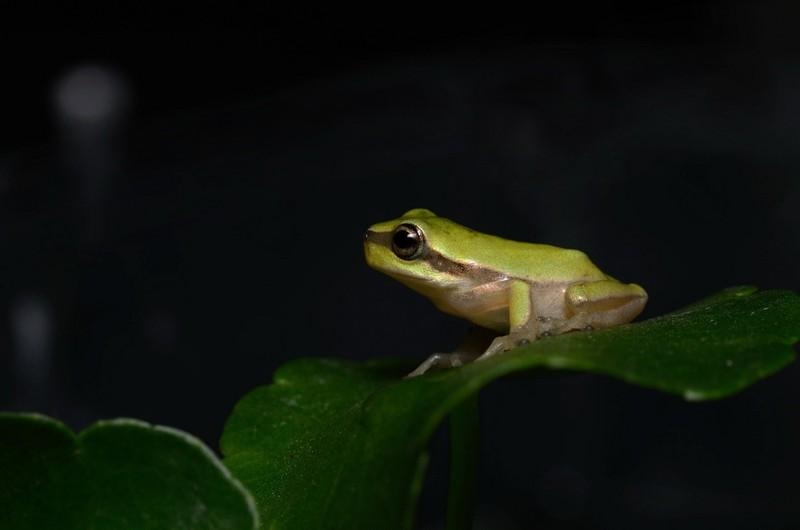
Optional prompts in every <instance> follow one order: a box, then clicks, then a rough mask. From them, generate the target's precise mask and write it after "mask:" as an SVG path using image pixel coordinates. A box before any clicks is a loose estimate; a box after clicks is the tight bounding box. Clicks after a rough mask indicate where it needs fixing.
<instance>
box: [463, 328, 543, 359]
mask: <svg viewBox="0 0 800 530" xmlns="http://www.w3.org/2000/svg"><path fill="white" fill-rule="evenodd" d="M547 335H550V332H548V331H545V332H543V333H542V334H541V335H540V336H547ZM537 338H538V337H537V336H536V335H531V334H530V333H527V332H512V333H509V334H508V335H503V336H501V337H496V338H495V339H494V340H493V341H492V343H491V344H490V345H489V347H488V348H487V349H486V351H485V352H483V354H481V355H480V357H478V358H477V359H475V360H476V361H482V360H485V359H488V358H489V357H493V356H495V355H497V354H499V353H504V352H507V351H511V350H513V349H514V348H517V347H519V346H525V345H526V344H530V343H531V342H533V341H535V340H536V339H537Z"/></svg>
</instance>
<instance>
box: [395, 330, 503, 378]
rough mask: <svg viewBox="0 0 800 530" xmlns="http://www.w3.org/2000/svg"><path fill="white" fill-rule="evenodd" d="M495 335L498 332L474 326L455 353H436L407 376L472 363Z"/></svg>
mask: <svg viewBox="0 0 800 530" xmlns="http://www.w3.org/2000/svg"><path fill="white" fill-rule="evenodd" d="M495 335H496V333H494V332H491V331H489V330H488V329H484V328H480V327H472V328H470V329H469V331H467V334H466V335H465V336H464V340H462V341H461V344H459V345H458V348H456V351H454V352H453V353H434V354H433V355H431V356H430V357H428V358H427V359H425V360H424V361H423V362H422V364H420V365H419V366H417V367H416V368H415V369H414V371H413V372H411V373H410V374H408V375H407V376H406V377H416V376H418V375H422V374H424V373H427V372H429V371H431V370H436V369H439V368H457V367H459V366H463V365H465V364H467V363H471V362H472V361H474V360H475V359H476V358H478V356H479V355H480V354H481V352H483V351H484V350H485V349H486V345H487V344H489V343H490V342H491V340H492V339H493V338H494V337H495Z"/></svg>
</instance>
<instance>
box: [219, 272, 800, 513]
mask: <svg viewBox="0 0 800 530" xmlns="http://www.w3.org/2000/svg"><path fill="white" fill-rule="evenodd" d="M799 338H800V297H798V296H797V295H796V294H795V293H792V292H789V291H764V292H755V289H754V288H748V287H743V288H732V289H728V290H725V291H723V292H721V293H719V294H717V295H714V296H712V297H710V298H708V299H706V300H702V301H700V302H697V303H695V304H692V305H691V306H688V307H686V308H684V309H682V310H679V311H676V312H674V313H670V314H668V315H665V316H662V317H658V318H654V319H651V320H647V321H643V322H640V323H636V324H629V325H625V326H620V327H617V328H613V329H607V330H598V331H589V332H577V333H570V334H565V335H560V336H556V337H548V338H543V339H541V340H537V341H535V342H533V343H531V344H530V345H527V346H524V347H521V348H517V349H515V350H514V351H512V352H508V353H506V354H503V355H499V356H496V357H494V358H491V359H487V360H485V361H482V362H479V363H474V364H468V365H466V366H463V367H461V368H457V369H451V370H445V371H440V372H435V373H430V374H426V375H424V376H421V377H417V378H413V379H403V378H402V376H403V375H404V374H405V373H407V372H408V371H409V370H410V369H411V368H413V365H412V364H409V363H408V362H407V361H399V360H377V361H368V362H364V363H354V362H346V361H334V360H326V359H300V360H297V361H294V362H291V363H288V364H286V365H284V366H283V367H281V368H280V369H279V370H278V371H277V373H276V374H275V380H274V382H273V383H272V384H270V385H268V386H263V387H260V388H257V389H256V390H254V391H253V392H251V393H250V394H248V395H247V396H246V397H245V398H244V399H242V400H241V401H240V402H239V404H238V405H237V406H236V408H235V410H234V412H233V414H232V415H231V417H230V418H229V420H228V423H227V425H226V428H225V431H224V434H223V438H222V451H223V454H224V457H225V463H226V464H227V466H228V467H229V468H230V469H231V471H232V472H233V473H234V475H235V476H236V477H238V478H239V479H240V480H241V481H242V482H243V483H244V484H245V485H246V486H247V487H248V488H249V489H250V491H251V492H252V493H253V495H254V497H255V499H256V503H257V505H258V509H259V512H260V514H261V517H262V520H263V521H264V523H265V526H266V527H269V528H276V529H295V528H304V529H317V528H326V529H327V528H331V529H334V528H336V529H339V528H340V529H375V528H381V529H400V528H410V527H411V524H412V521H413V512H414V507H415V504H416V499H417V495H418V493H419V489H420V485H421V482H422V478H423V474H424V468H425V463H426V454H425V447H426V444H427V442H428V439H429V437H430V436H431V434H432V432H433V431H434V429H435V428H436V426H437V425H438V424H439V423H440V422H441V421H442V420H443V419H444V417H445V416H446V415H447V414H448V413H449V412H450V411H451V410H452V409H453V408H454V407H455V406H457V405H458V404H459V403H461V402H462V401H463V400H464V399H465V398H467V397H469V396H470V395H472V394H474V393H476V392H477V391H478V390H479V389H480V388H481V387H483V386H484V385H486V384H488V383H489V382H491V381H493V380H495V379H498V378H500V377H502V376H504V375H507V374H511V373H516V372H523V371H528V370H531V369H534V368H548V369H564V370H577V371H586V372H594V373H599V374H606V375H609V376H613V377H617V378H620V379H623V380H625V381H628V382H630V383H633V384H637V385H641V386H645V387H649V388H654V389H659V390H663V391H666V392H670V393H673V394H677V395H679V396H682V397H684V398H685V399H688V400H703V399H714V398H721V397H724V396H727V395H730V394H733V393H735V392H737V391H739V390H742V389H743V388H745V387H746V386H748V385H750V384H752V383H754V382H755V381H757V380H759V379H761V378H763V377H765V376H767V375H769V374H771V373H773V372H775V371H776V370H779V369H780V368H781V367H783V366H785V365H786V364H787V363H789V362H790V361H791V360H792V359H793V358H794V351H793V348H792V344H794V343H795V342H797V340H798V339H799Z"/></svg>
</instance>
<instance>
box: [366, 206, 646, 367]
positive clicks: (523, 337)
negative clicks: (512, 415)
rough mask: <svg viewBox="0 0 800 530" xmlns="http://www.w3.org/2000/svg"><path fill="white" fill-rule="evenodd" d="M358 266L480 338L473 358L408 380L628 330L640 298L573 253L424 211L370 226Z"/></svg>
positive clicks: (446, 360)
mask: <svg viewBox="0 0 800 530" xmlns="http://www.w3.org/2000/svg"><path fill="white" fill-rule="evenodd" d="M364 255H365V258H366V262H367V264H368V265H369V266H370V267H372V268H373V269H376V270H377V271H380V272H382V273H384V274H386V275H387V276H389V277H390V278H393V279H395V280H397V281H399V282H401V283H402V284H404V285H405V286H407V287H409V288H411V289H412V290H414V291H416V292H418V293H420V294H422V295H423V296H425V297H426V298H428V299H429V300H430V301H431V302H433V305H434V306H435V307H436V308H438V309H439V310H440V311H442V312H444V313H447V314H450V315H454V316H456V317H460V318H462V319H465V320H467V321H469V322H471V323H472V324H473V325H475V326H479V327H480V328H485V329H487V330H490V331H491V332H493V333H494V334H495V336H494V338H493V340H491V342H490V343H489V345H488V347H487V348H486V349H485V350H484V351H483V352H482V353H480V352H479V353H477V354H475V353H472V352H469V353H464V352H459V351H456V352H453V353H450V354H446V353H435V354H433V355H431V356H430V357H428V359H426V360H425V361H424V362H423V363H422V364H420V365H419V367H417V369H415V370H414V371H413V372H411V373H410V374H409V377H416V376H419V375H422V374H424V373H427V372H428V371H431V370H433V369H440V368H452V367H457V366H461V365H463V364H465V363H467V362H472V361H482V360H486V359H489V358H492V357H494V356H496V355H498V354H501V353H505V352H509V351H511V350H514V349H515V348H518V347H520V346H524V345H526V344H529V343H531V342H533V341H536V340H539V339H541V338H543V337H550V336H554V335H560V334H563V333H568V332H580V331H589V330H599V329H604V328H611V327H615V326H620V325H622V324H626V323H628V322H631V321H632V320H633V319H634V318H636V317H637V316H638V315H639V314H640V313H641V312H642V310H643V309H644V306H645V304H646V303H647V298H648V297H647V292H646V291H645V290H644V289H643V288H642V287H641V286H639V285H637V284H634V283H623V282H620V281H618V280H616V279H615V278H613V277H611V276H609V275H608V274H606V273H605V272H603V271H602V270H600V269H599V268H598V267H597V266H596V265H595V264H594V263H593V262H592V261H591V260H590V259H589V257H588V256H587V255H586V254H585V253H584V252H582V251H580V250H574V249H568V248H561V247H557V246H552V245H548V244H542V243H526V242H521V241H512V240H509V239H504V238H501V237H498V236H494V235H490V234H485V233H481V232H478V231H475V230H473V229H471V228H467V227H465V226H462V225H460V224H458V223H456V222H454V221H451V220H450V219H447V218H444V217H440V216H438V215H436V214H435V213H434V212H433V211H431V210H428V209H425V208H414V209H412V210H409V211H407V212H406V213H404V214H403V215H402V216H400V217H399V218H397V219H392V220H389V221H383V222H379V223H376V224H373V225H372V226H370V227H369V228H368V229H367V230H366V232H365V234H364Z"/></svg>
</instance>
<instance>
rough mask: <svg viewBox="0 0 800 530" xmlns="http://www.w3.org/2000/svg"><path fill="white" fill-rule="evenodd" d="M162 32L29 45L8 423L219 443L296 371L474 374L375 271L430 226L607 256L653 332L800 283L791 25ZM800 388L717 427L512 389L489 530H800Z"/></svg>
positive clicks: (0, 371) (502, 408) (19, 52)
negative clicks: (407, 234) (378, 262)
mask: <svg viewBox="0 0 800 530" xmlns="http://www.w3.org/2000/svg"><path fill="white" fill-rule="evenodd" d="M529 7H530V6H529ZM137 9H138V10H137V11H135V12H133V13H127V12H126V13H119V12H115V11H113V9H112V8H110V7H109V8H105V9H103V8H99V6H93V8H92V9H88V8H87V9H86V10H83V11H82V10H80V9H78V8H76V7H75V6H71V7H70V8H69V9H67V8H62V11H61V12H54V13H52V14H53V16H54V18H55V19H56V20H57V19H58V17H62V18H61V22H62V23H61V24H60V27H61V29H62V31H61V32H53V31H49V30H48V29H46V28H44V27H39V28H38V31H36V32H24V33H23V32H12V31H5V32H4V33H3V37H0V39H2V41H3V42H2V50H3V51H2V52H0V57H2V59H3V65H2V67H3V74H2V83H0V124H2V125H1V126H0V245H2V247H1V248H2V256H3V264H4V267H3V270H4V272H5V274H4V275H3V278H4V280H3V282H2V285H0V303H2V309H3V321H2V327H0V329H1V330H2V331H1V332H0V341H1V342H0V408H2V409H11V410H37V411H40V412H43V413H47V414H51V415H53V416H55V417H57V418H60V419H62V420H64V421H66V422H67V423H69V424H70V425H71V426H73V427H74V428H81V427H83V426H85V425H86V424H87V423H89V422H91V421H94V420H96V419H99V418H107V417H117V416H132V417H137V418H141V419H143V420H146V421H149V422H153V423H159V424H167V425H172V426H175V427H178V428H181V429H184V430H187V431H189V432H191V433H194V434H196V435H198V436H200V437H201V438H202V439H204V440H205V441H206V442H207V443H208V444H209V445H211V446H212V447H216V446H217V440H218V437H219V435H220V432H221V429H222V427H223V424H224V420H225V418H226V416H227V414H228V413H229V412H230V410H231V408H232V407H233V405H234V404H235V402H236V401H237V400H238V399H239V398H240V397H241V396H242V395H243V394H244V393H245V392H247V391H248V390H249V389H252V388H253V387H255V386H257V385H260V384H264V383H266V382H268V381H269V380H270V378H271V374H272V372H273V371H274V370H275V368H276V367H277V366H278V365H280V364H282V363H284V362H286V361H288V360H290V359H293V358H296V357H301V356H331V357H344V358H353V359H364V358H370V357H378V356H409V357H415V358H419V359H422V358H424V357H425V356H426V355H427V354H429V353H431V352H434V351H445V350H448V349H452V347H453V346H454V345H455V344H456V343H457V342H458V340H459V338H460V336H461V334H462V333H463V332H464V330H465V329H466V325H465V324H464V323H462V322H460V321H458V320H456V319H453V318H451V317H448V316H445V315H441V314H439V313H438V312H436V311H435V309H434V308H433V307H432V306H430V304H429V303H428V302H427V301H426V300H424V299H423V298H421V297H419V296H418V295H416V294H415V293H412V292H411V291H409V290H407V289H405V288H404V287H402V286H400V285H399V284H396V283H394V282H392V281H391V280H389V279H388V278H386V277H383V276H382V275H380V274H378V273H376V272H374V271H371V270H369V269H368V268H367V267H366V265H365V264H364V263H363V256H362V253H361V236H362V233H363V230H364V229H365V228H366V226H367V225H369V224H371V223H373V222H376V221H379V220H385V219H388V218H394V217H397V216H398V215H400V214H401V213H402V212H404V211H405V210H407V209H409V208H412V207H426V208H430V209H433V210H434V211H436V212H437V213H439V214H441V215H444V216H446V217H450V218H452V219H455V220H457V221H459V222H462V223H464V224H466V225H467V226H470V227H473V228H476V229H479V230H482V231H485V232H489V233H494V234H498V235H501V236H505V237H508V238H514V239H520V240H528V241H539V242H548V243H552V244H556V245H559V246H565V247H574V248H580V249H582V250H585V251H586V252H587V253H588V254H589V255H590V256H591V257H592V258H593V260H594V261H595V262H596V263H598V264H599V265H600V266H601V268H603V269H604V270H605V271H607V272H608V273H610V274H612V275H614V276H616V277H619V278H620V279H622V280H625V281H633V282H636V283H640V284H642V285H643V286H645V288H646V289H647V290H648V292H649V294H650V302H649V305H648V307H647V309H646V310H645V313H644V315H643V318H647V317H652V316H655V315H658V314H661V313H664V312H666V311H669V310H672V309H676V308H678V307H680V306H682V305H685V304H688V303H689V302H691V301H694V300H696V299H698V298H700V297H703V296H705V295H708V294H711V293H713V292H715V291H717V290H719V289H721V288H723V287H727V286H730V285H736V284H743V283H748V284H755V285H758V286H760V287H762V288H790V289H795V290H797V289H798V288H799V287H800V270H799V269H798V264H797V260H796V258H797V256H798V252H799V251H800V213H799V212H800V209H799V208H798V207H799V206H800V178H799V177H798V175H799V174H800V54H798V53H796V51H797V46H796V45H797V39H796V38H795V36H794V32H795V31H796V27H797V24H796V22H797V21H798V20H800V17H799V15H800V11H799V10H798V9H797V8H796V7H794V6H792V5H791V4H789V3H786V4H782V3H771V4H757V5H756V4H739V3H727V2H719V3H717V2H701V3H695V4H693V5H692V6H691V7H674V8H660V9H658V8H655V9H650V8H648V9H644V8H639V9H638V10H632V9H630V8H627V7H617V6H613V5H601V6H595V7H593V8H589V9H587V8H581V9H578V8H577V7H576V6H567V5H565V6H560V7H559V6H548V7H541V6H540V7H537V12H536V14H535V15H532V14H530V13H522V12H519V13H516V12H514V11H512V10H510V9H507V8H505V7H500V6H498V7H495V8H491V9H489V8H486V7H484V8H481V9H478V8H467V7H464V6H460V7H453V8H452V9H451V8H445V7H438V8H435V9H434V8H430V7H415V6H410V5H403V6H402V7H400V6H395V7H391V6H388V7H387V6H383V7H381V8H378V7H377V6H376V7H372V8H368V9H364V8H363V7H358V8H357V7H342V6H337V7H331V8H327V9H323V10H317V9H312V8H311V7H305V8H288V7H283V8H277V7H275V6H273V5H265V6H264V7H262V8H260V9H258V10H256V11H247V12H240V11H238V10H237V9H236V6H235V5H232V6H228V7H226V8H225V9H220V8H217V7H216V6H211V5H208V6H206V5H204V4H202V3H200V4H198V5H196V6H194V8H193V10H192V11H190V12H189V11H181V10H177V9H175V10H171V9H168V8H164V7H160V8H158V9H156V8H152V9H148V8H146V7H139V8H137ZM98 10H99V12H98ZM165 11H169V13H168V14H170V15H176V14H177V15H181V16H183V17H184V18H183V24H181V25H180V26H176V27H179V28H180V29H174V28H170V27H169V26H167V24H166V23H165V22H164V20H165V19H164V16H165ZM101 15H102V16H104V17H107V18H109V19H110V20H111V23H110V25H103V24H100V23H94V19H92V21H91V22H87V17H97V16H101ZM131 17H135V18H136V19H137V20H138V19H143V20H145V21H146V22H145V23H144V24H143V25H142V27H138V26H137V25H136V24H134V23H133V22H132V20H133V18H131ZM154 20H157V21H159V22H153V21H154ZM6 23H8V22H6ZM12 25H13V24H12ZM98 28H103V29H102V30H100V29H98ZM187 28H188V29H190V30H191V31H189V32H187V31H186V29H187ZM65 29H66V30H69V32H64V30H65ZM398 322H402V323H403V326H402V328H401V327H400V326H398V325H397V324H398ZM400 329H402V330H403V331H402V332H401V331H399V330H400ZM798 370H800V369H798V368H797V367H794V366H791V367H789V368H787V369H786V370H784V371H782V372H781V373H779V374H777V375H775V376H773V377H771V378H770V379H768V380H767V381H765V382H761V383H758V384H756V385H755V386H754V387H753V388H751V389H748V390H747V391H745V392H743V393H742V394H740V395H738V396H735V397H733V398H731V399H727V400H723V401H720V402H712V403H699V404H698V403H691V404H690V403H685V402H683V401H681V400H679V399H677V398H675V397H672V396H668V395H662V394H660V393H657V392H654V391H650V390H643V389H640V388H635V387H631V386H628V385H625V384H623V383H620V382H616V381H612V380H609V379H606V378H602V377H596V376H589V375H576V374H556V375H548V376H547V377H516V378H511V379H509V380H504V381H500V382H497V383H495V384H494V385H493V386H491V387H489V388H488V389H487V390H485V391H484V392H483V394H482V410H483V413H482V419H483V434H482V442H483V454H482V457H481V458H482V468H481V477H480V479H481V482H480V488H481V490H480V492H479V495H480V506H479V516H478V525H480V526H478V527H480V528H492V529H501V530H502V529H506V528H507V529H516V528H533V527H536V528H558V529H560V528H564V529H566V528H570V529H572V528H609V529H611V528H613V529H620V528H642V527H645V526H647V527H650V528H674V527H676V526H677V525H680V526H683V527H686V528H704V529H705V528H759V529H765V528H798V527H800V504H798V503H797V499H798V498H800V497H799V496H800V485H798V473H799V472H800V456H799V455H798V453H797V451H796V448H797V447H798V444H800V427H798V425H800V424H799V423H798V420H797V417H798V416H797V410H798V400H799V399H800V392H798V390H797V386H798V385H797V384H796V381H797V379H798V377H800V371H798ZM444 442H445V440H444V436H443V435H442V434H440V435H438V436H437V437H436V438H435V440H434V442H433V451H434V459H433V463H432V469H431V475H430V480H429V483H428V484H427V486H426V489H425V491H424V493H423V499H422V506H421V513H420V525H421V527H426V528H435V527H437V525H439V524H440V521H441V517H442V511H443V510H442V509H441V505H442V504H443V502H444V501H443V499H444V488H445V483H446V473H447V469H446V452H445V443H444Z"/></svg>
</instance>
